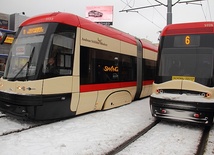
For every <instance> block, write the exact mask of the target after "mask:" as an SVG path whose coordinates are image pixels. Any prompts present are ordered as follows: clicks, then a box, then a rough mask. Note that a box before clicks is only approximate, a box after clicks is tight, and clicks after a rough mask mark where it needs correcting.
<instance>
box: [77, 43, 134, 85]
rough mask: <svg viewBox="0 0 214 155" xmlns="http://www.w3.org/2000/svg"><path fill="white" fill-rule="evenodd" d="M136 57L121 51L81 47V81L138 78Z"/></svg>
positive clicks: (101, 81) (110, 80)
mask: <svg viewBox="0 0 214 155" xmlns="http://www.w3.org/2000/svg"><path fill="white" fill-rule="evenodd" d="M135 66H136V58H135V57H132V56H127V55H121V54H119V53H114V52H108V51H103V50H99V49H92V48H87V47H81V52H80V77H81V78H80V83H81V84H91V83H109V82H120V81H134V80H136V67H135Z"/></svg>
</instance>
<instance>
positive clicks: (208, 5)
mask: <svg viewBox="0 0 214 155" xmlns="http://www.w3.org/2000/svg"><path fill="white" fill-rule="evenodd" d="M207 7H208V11H209V14H210V20H212V14H211V10H210V3H209V0H207Z"/></svg>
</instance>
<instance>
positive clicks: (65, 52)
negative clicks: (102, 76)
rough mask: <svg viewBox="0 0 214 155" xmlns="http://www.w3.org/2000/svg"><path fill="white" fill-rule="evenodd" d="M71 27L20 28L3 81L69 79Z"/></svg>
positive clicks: (44, 25) (47, 25)
mask: <svg viewBox="0 0 214 155" xmlns="http://www.w3.org/2000/svg"><path fill="white" fill-rule="evenodd" d="M74 39H75V27H72V26H69V25H64V24H59V23H44V24H35V25H29V26H24V27H22V28H21V29H20V31H19V33H18V36H17V38H15V40H14V43H13V45H12V47H11V50H10V53H9V56H8V63H7V65H6V68H5V72H4V76H3V78H4V79H9V80H11V81H15V80H21V81H22V80H33V79H43V78H51V77H56V76H62V75H71V73H72V67H73V51H74Z"/></svg>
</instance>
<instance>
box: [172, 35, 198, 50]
mask: <svg viewBox="0 0 214 155" xmlns="http://www.w3.org/2000/svg"><path fill="white" fill-rule="evenodd" d="M187 46H196V47H198V46H200V35H182V36H175V37H174V47H187Z"/></svg>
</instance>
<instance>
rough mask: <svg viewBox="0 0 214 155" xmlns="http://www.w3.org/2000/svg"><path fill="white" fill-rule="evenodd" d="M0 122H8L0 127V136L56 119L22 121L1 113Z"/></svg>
mask: <svg viewBox="0 0 214 155" xmlns="http://www.w3.org/2000/svg"><path fill="white" fill-rule="evenodd" d="M1 122H8V123H7V126H4V127H2V128H0V137H2V136H6V135H10V134H14V133H19V132H22V131H26V130H30V129H33V128H36V127H40V126H43V125H48V124H51V123H54V122H57V121H38V122H31V121H24V120H18V119H14V118H10V117H8V116H7V115H2V116H0V123H1Z"/></svg>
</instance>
